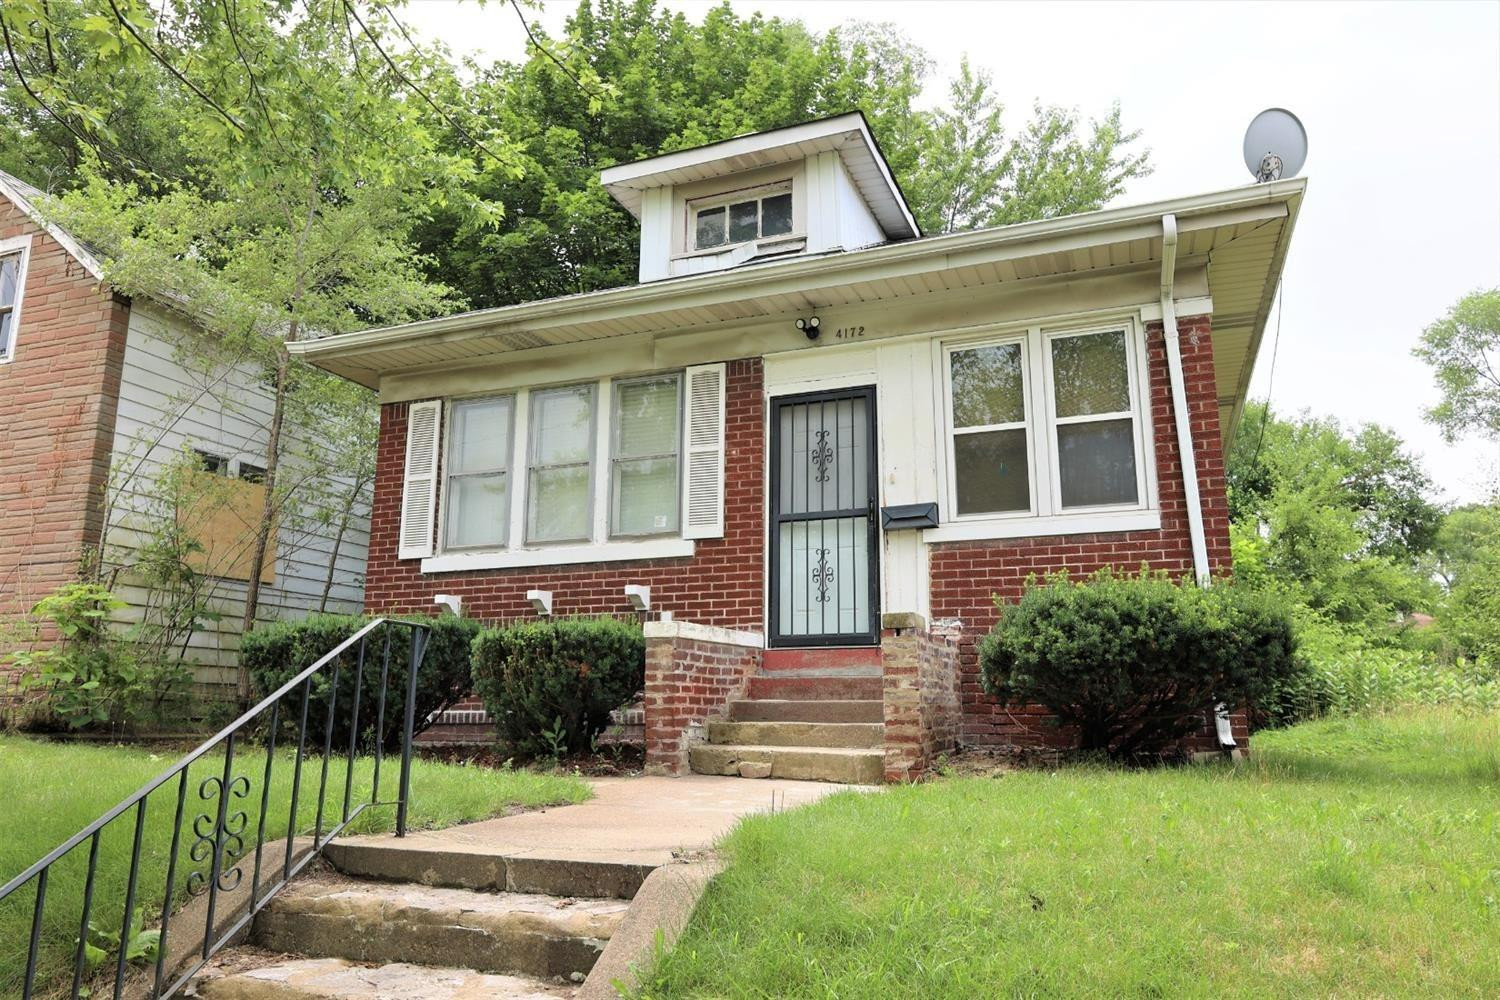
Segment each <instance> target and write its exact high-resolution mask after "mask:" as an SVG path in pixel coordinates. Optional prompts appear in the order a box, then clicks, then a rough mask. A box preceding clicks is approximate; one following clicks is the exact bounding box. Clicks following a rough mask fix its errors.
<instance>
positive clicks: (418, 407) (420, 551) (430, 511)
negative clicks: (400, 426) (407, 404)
mask: <svg viewBox="0 0 1500 1000" xmlns="http://www.w3.org/2000/svg"><path fill="white" fill-rule="evenodd" d="M442 409H443V404H442V402H441V401H440V400H436V399H430V400H426V401H425V402H421V403H413V404H411V408H410V410H409V411H408V412H407V416H406V476H405V480H404V482H403V485H402V489H401V541H400V544H399V545H398V546H397V550H396V558H398V559H421V558H423V557H425V556H430V555H432V536H433V518H434V517H435V515H436V513H437V510H436V508H437V475H438V441H439V438H438V425H439V423H440V422H441V419H440V418H441V414H442Z"/></svg>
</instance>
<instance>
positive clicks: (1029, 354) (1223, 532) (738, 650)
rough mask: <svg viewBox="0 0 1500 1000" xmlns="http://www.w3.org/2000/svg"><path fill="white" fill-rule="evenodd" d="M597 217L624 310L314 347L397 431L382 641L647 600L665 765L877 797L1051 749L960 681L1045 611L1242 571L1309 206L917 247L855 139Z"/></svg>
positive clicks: (1227, 205)
mask: <svg viewBox="0 0 1500 1000" xmlns="http://www.w3.org/2000/svg"><path fill="white" fill-rule="evenodd" d="M602 182H603V184H604V185H605V187H606V189H607V190H608V191H609V192H610V193H611V194H612V195H613V196H614V198H615V199H616V200H617V201H618V202H619V203H620V204H621V205H622V206H623V207H624V208H625V209H626V210H627V211H629V212H630V213H631V214H632V215H633V216H635V217H636V218H638V219H639V220H640V227H641V236H640V281H639V283H638V284H635V285H631V286H627V287H622V288H615V289H610V290H607V291H600V292H593V293H588V294H582V295H573V296H567V297H562V298H556V299H550V300H545V301H539V302H529V303H523V304H520V305H515V306H507V307H503V308H497V309H490V310H484V311H480V312H472V313H466V314H463V315H456V316H450V317H446V318H442V319H436V320H430V321H425V322H419V323H413V324H409V325H405V326H400V327H394V328H387V329H376V330H367V331H363V332H360V333H354V334H348V335H343V336H337V337H330V338H327V339H324V340H321V341H316V342H310V343H307V344H302V345H297V347H296V350H297V351H298V352H299V353H301V354H302V355H303V356H304V357H305V358H306V359H307V360H309V361H311V362H312V363H313V364H315V365H318V366H320V367H323V368H325V369H327V370H329V371H332V372H336V373H338V374H341V375H343V376H345V377H347V378H350V379H353V380H355V381H357V382H359V383H361V384H364V385H366V386H369V387H371V388H373V389H376V390H377V391H378V392H379V393H380V399H381V403H382V406H381V432H380V445H379V457H378V465H377V468H378V472H377V480H376V487H375V500H374V511H373V517H372V529H371V538H370V550H369V551H370V556H369V568H368V572H367V582H366V591H365V603H366V607H367V609H368V610H370V611H372V612H412V611H425V610H429V609H431V607H432V604H433V600H434V597H435V595H438V594H443V595H449V596H450V597H458V598H460V599H461V601H462V610H463V613H465V614H471V615H475V616H478V617H482V618H512V617H517V616H524V615H529V614H535V613H538V611H541V612H543V613H551V614H559V615H561V614H575V613H619V612H625V611H627V610H629V609H630V608H631V607H632V603H631V601H632V597H633V598H634V600H635V602H636V603H637V604H640V605H644V606H645V607H646V608H647V615H648V618H649V620H648V622H647V625H646V629H647V640H648V652H647V682H646V695H645V702H644V710H645V736H646V743H647V755H648V762H649V763H650V764H652V765H653V766H655V767H658V768H660V769H662V770H665V771H668V772H678V771H682V770H684V769H687V768H689V767H691V768H693V769H695V770H700V771H711V772H717V773H745V774H760V773H764V771H765V770H766V769H767V765H769V767H770V769H771V770H773V771H774V773H776V774H778V775H786V776H806V777H844V778H852V779H857V780H880V779H881V778H887V779H900V778H904V777H910V776H915V775H919V774H921V773H922V772H923V771H924V770H925V769H926V768H928V767H929V766H930V764H931V762H932V760H933V759H934V758H935V757H936V755H938V754H940V753H942V752H944V751H945V750H948V749H951V748H952V747H953V746H955V745H956V744H959V743H965V744H976V743H977V744H1007V743H1028V742H1046V741H1047V740H1049V739H1053V738H1055V737H1056V734H1055V730H1053V729H1051V728H1049V727H1048V726H1047V725H1046V720H1045V719H1044V718H1043V717H1042V716H1041V715H1040V714H1038V713H1036V712H1030V711H1017V710H1015V709H1011V708H1004V707H1001V706H998V705H996V704H995V703H994V702H993V700H992V699H989V698H988V697H986V696H985V695H984V693H983V691H982V689H981V686H980V682H979V677H978V669H977V662H976V656H975V652H974V644H975V640H976V639H977V637H979V636H981V635H982V634H983V633H984V632H985V631H986V630H987V629H988V628H989V627H990V626H991V625H992V624H993V621H994V619H995V616H996V611H995V606H994V603H993V601H994V598H995V597H996V596H997V595H998V596H999V597H1001V598H1004V599H1013V598H1015V597H1016V596H1017V595H1018V594H1019V593H1020V590H1021V587H1022V585H1023V582H1024V580H1025V578H1026V576H1027V575H1028V574H1030V573H1045V572H1047V571H1050V570H1055V569H1063V568H1066V569H1069V570H1073V571H1077V572H1086V571H1091V570H1093V569H1095V568H1098V567H1101V566H1106V565H1111V566H1118V567H1122V568H1128V569H1134V568H1137V567H1139V566H1140V565H1142V564H1143V563H1145V564H1149V565H1151V566H1153V567H1158V568H1161V569H1165V570H1168V571H1171V572H1173V573H1182V574H1187V573H1195V574H1197V575H1198V576H1199V577H1200V578H1202V577H1206V576H1208V575H1209V574H1211V573H1216V572H1224V571H1227V570H1228V569H1229V538H1228V515H1227V510H1226V506H1225V495H1224V465H1223V453H1224V446H1225V443H1226V442H1227V441H1228V440H1229V438H1230V437H1231V436H1232V435H1233V433H1234V428H1235V424H1236V422H1237V421H1238V419H1239V414H1240V410H1241V407H1242V406H1243V404H1244V400H1245V393H1246V388H1247V385H1248V383H1249V379H1250V373H1251V367H1252V364H1253V361H1254V358H1255V354H1256V350H1257V348H1258V346H1259V344H1260V340H1261V334H1262V331H1263V329H1264V326H1265V321H1266V316H1267V313H1268V310H1269V307H1270V304H1271V302H1272V298H1273V295H1274V291H1275V288H1276V285H1277V281H1278V279H1279V276H1280V273H1281V267H1282V263H1283V261H1284V259H1285V254H1286V250H1287V246H1288V242H1289V240H1290V237H1291V233H1292V228H1293V224H1294V222H1295V220H1296V217H1297V212H1298V209H1299V207H1300V204H1301V201H1302V198H1303V193H1304V189H1305V182H1304V181H1302V180H1285V181H1277V182H1272V183H1267V184H1260V185H1256V186H1252V187H1243V188H1236V189H1232V190H1227V191H1222V192H1216V193H1212V194H1207V195H1201V196H1196V197H1188V198H1181V199H1175V200H1172V201H1168V202H1161V203H1157V204H1151V205H1142V206H1136V207H1128V208H1112V209H1106V210H1103V211H1097V212H1091V213H1087V214H1083V215H1077V216H1072V217H1067V218H1059V219H1049V220H1044V221H1039V222H1032V223H1025V224H1021V225H1014V226H1007V227H1002V228H995V229H986V230H980V231H974V232H964V233H954V234H949V235H942V236H931V237H924V236H923V235H922V234H921V233H920V232H919V231H918V229H917V226H916V224H915V222H914V220H913V218H912V215H911V213H910V211H909V210H908V208H907V205H906V202H905V200H904V197H903V195H902V192H901V190H900V189H899V187H898V185H897V184H896V183H895V181H894V180H893V178H892V176H891V173H890V171H889V169H888V168H887V166H886V164H885V162H884V160H883V158H882V156H881V153H880V150H879V148H878V146H877V145H876V143H875V141H874V139H873V138H872V136H871V134H870V132H869V129H868V127H867V124H866V122H865V120H864V118H863V116H862V115H860V114H857V113H856V114H850V115H843V116H839V117H836V118H831V119H826V120H822V121H816V122H811V123H807V124H804V125H799V126H795V127H791V128H785V129H779V130H775V131H771V132H766V133H761V134H756V135H750V136H743V137H740V138H736V139H731V140H728V141H725V142H720V143H716V144H713V145H709V146H705V147H701V148H697V149H689V150H683V151H680V152H675V153H670V154H665V155H662V156H657V157H654V158H651V159H647V160H643V161H640V162H636V163H629V164H624V165H621V166H617V167H611V168H609V169H607V170H605V171H604V173H603V175H602ZM471 715H472V713H471ZM463 721H474V720H473V718H468V719H465V720H463ZM1234 726H1235V727H1236V733H1235V735H1236V736H1237V738H1238V739H1240V740H1243V739H1244V738H1245V736H1246V734H1245V732H1244V729H1243V720H1242V719H1238V718H1237V719H1235V720H1234ZM705 739H706V742H705ZM1219 739H1220V737H1219V736H1217V735H1216V733H1215V727H1214V725H1213V720H1207V719H1206V720H1205V729H1204V733H1203V736H1202V739H1201V745H1202V746H1203V747H1206V748H1213V747H1216V746H1217V745H1218V743H1219Z"/></svg>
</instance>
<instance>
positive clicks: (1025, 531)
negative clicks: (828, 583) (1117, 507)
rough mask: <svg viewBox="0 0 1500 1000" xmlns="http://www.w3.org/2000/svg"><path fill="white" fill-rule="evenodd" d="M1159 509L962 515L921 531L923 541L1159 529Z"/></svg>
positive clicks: (960, 540) (964, 540)
mask: <svg viewBox="0 0 1500 1000" xmlns="http://www.w3.org/2000/svg"><path fill="white" fill-rule="evenodd" d="M1160 528H1161V511H1160V510H1125V511H1107V512H1099V513H1093V514H1059V515H1056V516H1052V517H991V518H984V519H979V518H963V519H962V520H958V521H950V522H949V523H947V524H944V525H942V526H940V527H937V528H928V529H926V530H925V531H923V532H922V540H923V541H924V542H969V541H982V540H984V539H990V538H1033V537H1041V536H1043V535H1090V534H1096V533H1098V534H1102V533H1106V532H1112V531H1157V530H1160Z"/></svg>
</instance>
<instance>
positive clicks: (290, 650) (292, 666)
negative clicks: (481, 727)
mask: <svg viewBox="0 0 1500 1000" xmlns="http://www.w3.org/2000/svg"><path fill="white" fill-rule="evenodd" d="M419 620H420V621H422V622H423V623H424V624H427V625H430V626H431V627H432V632H431V633H430V636H429V638H428V641H427V649H426V652H425V653H424V654H423V656H422V664H421V666H420V667H419V668H418V670H417V710H416V729H415V732H418V733H420V732H421V731H422V730H424V729H426V728H427V727H428V726H430V725H431V724H432V720H433V716H434V715H435V714H436V713H438V712H441V711H443V710H444V709H446V708H448V707H449V706H451V705H452V704H454V703H455V702H457V701H458V700H459V699H460V698H463V697H464V696H465V695H466V694H468V692H469V686H470V685H469V655H470V650H469V646H470V643H471V642H472V641H473V639H474V636H475V635H477V634H478V633H479V624H478V623H477V622H475V621H472V620H471V619H467V618H454V617H452V616H448V617H442V618H422V619H419ZM369 622H370V619H369V618H367V617H362V616H359V615H313V616H312V617H309V618H305V619H303V620H302V621H296V622H271V623H268V624H265V625H259V626H257V627H256V628H255V630H254V631H252V632H250V633H249V634H247V635H245V636H244V637H242V638H241V639H240V665H241V666H243V667H244V668H245V669H246V670H248V671H249V672H250V679H251V683H252V684H253V685H254V686H255V690H256V692H257V696H258V697H262V698H263V697H265V696H266V695H268V694H270V693H271V692H273V691H275V690H276V689H277V688H279V687H281V685H283V684H285V683H286V682H287V681H289V680H291V679H292V678H293V677H295V676H296V675H297V674H298V673H300V672H301V671H302V670H304V669H306V668H307V667H310V666H312V665H313V664H314V663H316V662H317V661H318V660H319V659H321V658H322V657H323V656H324V655H326V654H327V653H328V652H329V650H331V649H333V648H334V647H335V646H337V645H338V644H339V643H341V642H343V641H344V640H345V639H347V638H349V637H350V636H351V635H353V634H354V633H355V632H358V631H359V630H360V629H361V628H363V627H364V626H365V625H367V624H368V623H369ZM387 629H389V631H390V641H391V661H390V662H391V666H390V674H389V677H388V678H387V681H386V693H385V721H384V726H383V728H382V732H381V744H382V746H384V747H385V748H386V749H387V750H394V749H397V748H399V747H400V745H401V728H402V724H403V722H404V721H405V719H404V715H403V713H404V712H405V710H406V681H407V669H406V668H407V661H408V659H409V657H410V649H411V645H410V643H411V630H410V629H406V628H401V627H398V626H387V627H385V628H379V629H376V630H375V631H373V632H371V633H370V636H369V638H368V639H367V640H366V643H365V670H364V677H363V680H362V683H361V685H360V698H359V741H358V742H359V745H360V746H362V747H372V746H374V743H375V724H376V717H377V705H378V703H379V698H380V667H381V658H382V655H383V653H384V649H385V640H386V630H387ZM357 656H358V647H357V646H356V647H353V648H351V649H350V650H349V651H348V653H347V654H346V655H345V656H344V659H343V662H342V664H341V666H340V669H339V689H338V700H337V702H336V704H335V706H334V708H335V711H334V721H333V746H334V748H335V749H338V748H339V747H343V748H344V749H345V750H346V751H347V750H348V747H349V724H350V722H351V720H352V718H353V713H352V712H350V711H349V705H350V704H351V699H352V698H353V697H354V681H355V661H356V658H357ZM332 682H333V674H332V669H331V667H330V668H329V669H325V670H320V671H319V672H318V673H317V674H315V675H313V678H312V685H311V695H312V697H311V700H310V703H309V708H308V713H307V742H308V745H309V746H318V745H319V744H321V743H322V742H323V739H324V735H325V730H326V728H327V724H328V694H329V690H330V686H331V684H332ZM288 697H290V698H291V699H292V700H291V702H290V704H289V705H288V704H283V706H282V710H281V719H282V727H283V729H284V730H285V729H287V728H288V727H291V731H292V732H295V731H296V729H295V727H296V725H297V723H298V721H299V718H298V717H299V716H300V711H301V704H300V702H299V701H298V700H297V698H296V696H295V695H289V696H288Z"/></svg>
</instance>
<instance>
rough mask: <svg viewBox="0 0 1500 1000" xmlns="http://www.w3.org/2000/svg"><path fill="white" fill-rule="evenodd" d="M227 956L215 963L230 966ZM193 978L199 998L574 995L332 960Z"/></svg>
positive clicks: (517, 999)
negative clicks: (226, 962)
mask: <svg viewBox="0 0 1500 1000" xmlns="http://www.w3.org/2000/svg"><path fill="white" fill-rule="evenodd" d="M234 957H235V956H234V953H233V952H229V953H227V954H226V955H225V956H224V957H223V958H222V959H220V960H218V961H220V962H222V961H225V960H228V961H229V962H233V959H234ZM216 971H217V970H215V969H213V968H210V969H209V970H207V975H203V976H201V977H200V978H199V979H197V980H196V987H197V991H198V996H200V997H203V998H204V1000H392V998H395V997H402V998H411V1000H415V998H418V997H420V998H421V1000H475V998H478V997H484V998H486V1000H556V998H558V997H569V996H572V995H573V993H574V987H573V986H571V985H567V986H564V985H561V984H557V983H550V982H544V981H542V980H537V979H531V978H527V977H523V976H500V975H493V974H489V973H483V972H473V971H471V970H468V969H434V968H430V967H427V966H420V965H407V964H394V965H382V966H377V967H374V968H371V967H369V966H365V965H355V964H353V963H351V962H346V961H344V960H343V959H338V958H303V959H287V960H282V961H272V962H271V963H270V964H262V965H257V966H256V967H254V968H249V969H244V970H240V971H227V970H226V971H225V974H223V975H217V974H215V973H216Z"/></svg>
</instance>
